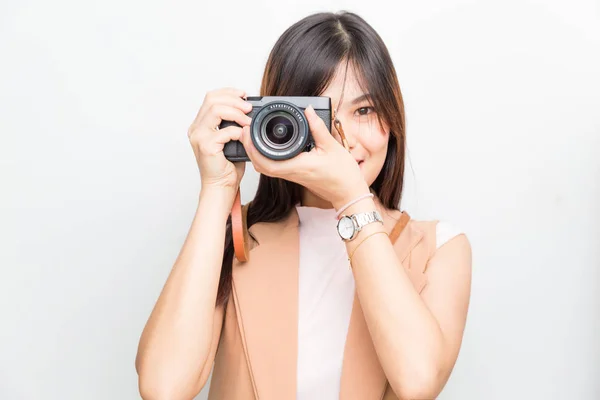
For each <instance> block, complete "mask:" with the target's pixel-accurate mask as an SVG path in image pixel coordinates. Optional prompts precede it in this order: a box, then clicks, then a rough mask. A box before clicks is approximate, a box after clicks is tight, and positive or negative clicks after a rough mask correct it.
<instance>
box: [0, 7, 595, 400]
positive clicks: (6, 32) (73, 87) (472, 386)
mask: <svg viewBox="0 0 600 400" xmlns="http://www.w3.org/2000/svg"><path fill="white" fill-rule="evenodd" d="M342 9H347V10H350V11H355V12H357V13H359V14H360V15H362V16H363V17H364V18H365V19H366V20H367V21H368V22H369V23H370V24H371V25H373V26H374V28H375V29H376V30H377V31H378V32H379V33H380V35H381V36H382V37H383V39H384V41H385V42H386V44H387V45H388V47H389V49H390V52H391V54H392V57H393V60H394V62H395V66H396V69H397V72H398V76H399V79H400V84H401V88H402V92H403V95H404V100H405V104H406V114H407V117H406V118H407V129H408V146H409V164H408V169H407V174H406V180H407V189H406V191H405V199H404V202H403V208H405V209H407V210H408V211H409V212H410V213H411V214H412V215H413V217H415V218H419V219H429V218H440V219H447V220H449V221H451V222H452V223H454V224H456V225H458V226H460V227H461V228H462V229H463V230H464V231H466V232H467V234H468V235H469V238H470V239H471V243H472V246H473V255H474V265H473V268H474V269H473V291H472V302H471V307H470V312H469V318H468V325H467V330H466V333H465V339H464V345H463V347H462V351H461V354H460V357H459V360H458V363H457V365H456V368H455V370H454V373H453V375H452V377H451V379H450V381H449V383H448V385H447V387H446V389H445V390H444V392H443V394H442V395H441V396H440V398H441V399H444V400H449V399H456V400H458V399H460V400H479V399H484V400H494V399H498V400H500V399H502V400H504V399H544V400H548V399H577V400H580V399H598V398H600V382H599V381H598V377H599V376H600V243H599V242H600V161H599V159H598V156H597V154H598V152H599V151H600V116H599V111H600V94H599V93H600V79H599V75H600V74H599V71H600V5H599V4H598V2H597V1H584V0H579V1H573V0H572V1H569V2H567V1H566V0H563V1H549V0H543V1H542V0H539V1H531V0H530V1H526V0H521V1H497V2H484V1H456V0H454V1H449V0H443V1H442V0H438V1H418V2H416V1H410V2H409V1H395V2H387V1H386V2H383V1H368V2H365V1H331V2H328V3H327V6H325V2H323V1H314V0H304V1H302V2H298V3H292V2H273V1H245V2H240V3H239V4H232V3H230V2H224V1H222V2H211V3H206V2H201V1H193V2H191V1H188V2H168V1H166V0H162V1H140V0H138V1H126V2H123V1H117V0H105V1H102V2H93V3H92V2H81V1H67V0H58V1H53V2H47V1H41V0H33V1H19V2H11V3H8V2H3V3H2V4H1V5H0V135H1V142H0V168H1V169H0V173H1V175H0V185H1V186H0V187H1V194H2V195H1V196H0V210H1V213H0V267H1V270H0V271H1V272H0V296H1V298H0V299H1V301H0V318H1V319H0V321H1V322H0V324H1V325H0V398H1V399H9V400H19V399H103V400H104V399H135V398H139V395H138V392H137V376H136V374H135V369H134V358H135V353H136V348H137V343H138V339H139V335H140V333H141V331H142V328H143V326H144V323H145V321H146V319H147V317H148V315H149V313H150V311H151V309H152V307H153V304H154V302H155V300H156V298H157V296H158V294H159V291H160V289H161V287H162V285H163V283H164V281H165V279H166V277H167V274H168V272H169V270H170V268H171V266H172V263H173V262H174V260H175V258H176V256H177V254H178V252H179V249H180V246H181V245H182V244H183V240H184V238H185V235H186V233H187V230H188V228H189V224H190V222H191V219H192V217H193V214H194V211H195V206H196V202H197V196H198V190H199V174H198V170H197V166H196V164H195V159H194V157H193V153H192V151H191V148H190V146H189V143H188V139H187V135H186V132H187V128H188V126H189V124H190V123H191V122H192V120H193V118H194V116H195V115H196V112H197V110H198V108H199V107H200V104H201V101H202V99H203V97H204V94H205V92H206V91H207V90H211V89H215V88H218V87H222V86H234V87H240V88H243V89H245V90H247V91H248V93H250V94H251V93H255V94H257V93H258V88H259V85H260V77H261V75H262V69H263V67H264V64H265V61H266V58H267V55H268V52H269V50H270V49H271V46H272V45H273V44H274V43H275V41H276V39H277V38H278V36H279V35H280V34H281V33H282V32H283V31H284V30H285V29H286V28H287V27H288V26H290V25H291V24H292V23H294V22H295V21H297V20H299V19H300V18H302V17H304V16H306V15H308V14H310V13H312V12H315V11H338V10H342ZM256 182H257V174H256V173H254V171H253V170H252V168H248V169H247V173H246V177H245V179H244V181H243V201H248V200H250V199H251V197H252V195H253V193H254V190H255V187H256ZM206 393H207V391H206V390H205V391H204V392H203V394H202V395H201V396H199V398H205V395H206Z"/></svg>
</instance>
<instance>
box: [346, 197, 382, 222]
mask: <svg viewBox="0 0 600 400" xmlns="http://www.w3.org/2000/svg"><path fill="white" fill-rule="evenodd" d="M373 210H377V207H376V205H375V201H373V198H372V197H367V198H365V199H361V200H360V201H357V202H356V203H354V204H352V205H351V206H349V207H348V208H346V209H345V210H344V212H343V213H342V214H341V215H340V218H341V217H342V215H352V214H358V213H362V212H369V211H373Z"/></svg>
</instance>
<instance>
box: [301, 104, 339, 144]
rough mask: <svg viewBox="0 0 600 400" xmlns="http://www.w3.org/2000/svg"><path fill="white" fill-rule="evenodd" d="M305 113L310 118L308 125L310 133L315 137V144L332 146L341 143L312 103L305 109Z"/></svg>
mask: <svg viewBox="0 0 600 400" xmlns="http://www.w3.org/2000/svg"><path fill="white" fill-rule="evenodd" d="M304 115H306V119H307V120H308V127H309V128H310V133H311V134H312V137H313V138H314V139H315V144H316V145H317V147H320V148H324V149H326V148H331V146H336V145H339V143H338V142H337V140H335V138H334V137H333V136H332V135H331V132H329V130H328V129H327V126H326V125H325V122H324V121H323V120H322V119H321V118H320V117H319V116H318V115H317V113H316V112H315V109H314V108H313V106H312V105H309V106H308V107H306V109H305V110H304Z"/></svg>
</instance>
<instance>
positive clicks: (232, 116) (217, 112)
mask: <svg viewBox="0 0 600 400" xmlns="http://www.w3.org/2000/svg"><path fill="white" fill-rule="evenodd" d="M223 120H225V121H233V122H236V123H237V124H238V125H240V126H245V125H250V123H251V122H252V118H250V117H249V116H247V115H246V114H245V113H244V112H243V111H242V110H240V109H239V108H235V107H231V106H228V105H224V104H213V105H212V106H210V108H209V110H208V112H207V114H206V116H205V117H204V118H203V119H202V121H201V125H202V126H204V127H207V128H210V129H214V128H215V127H216V126H218V125H219V124H220V123H221V121H223Z"/></svg>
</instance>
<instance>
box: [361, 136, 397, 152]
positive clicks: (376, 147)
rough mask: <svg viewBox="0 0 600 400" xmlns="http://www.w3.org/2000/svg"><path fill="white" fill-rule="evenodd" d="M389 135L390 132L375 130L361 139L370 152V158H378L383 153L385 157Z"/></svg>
mask: <svg viewBox="0 0 600 400" xmlns="http://www.w3.org/2000/svg"><path fill="white" fill-rule="evenodd" d="M389 137H390V134H389V133H386V132H373V134H371V135H369V136H368V137H365V138H364V139H363V140H362V141H361V144H362V146H363V147H364V148H365V150H367V152H368V153H369V158H370V159H374V158H375V159H377V158H380V157H381V156H382V155H383V158H385V154H386V153H387V145H388V141H389Z"/></svg>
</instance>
